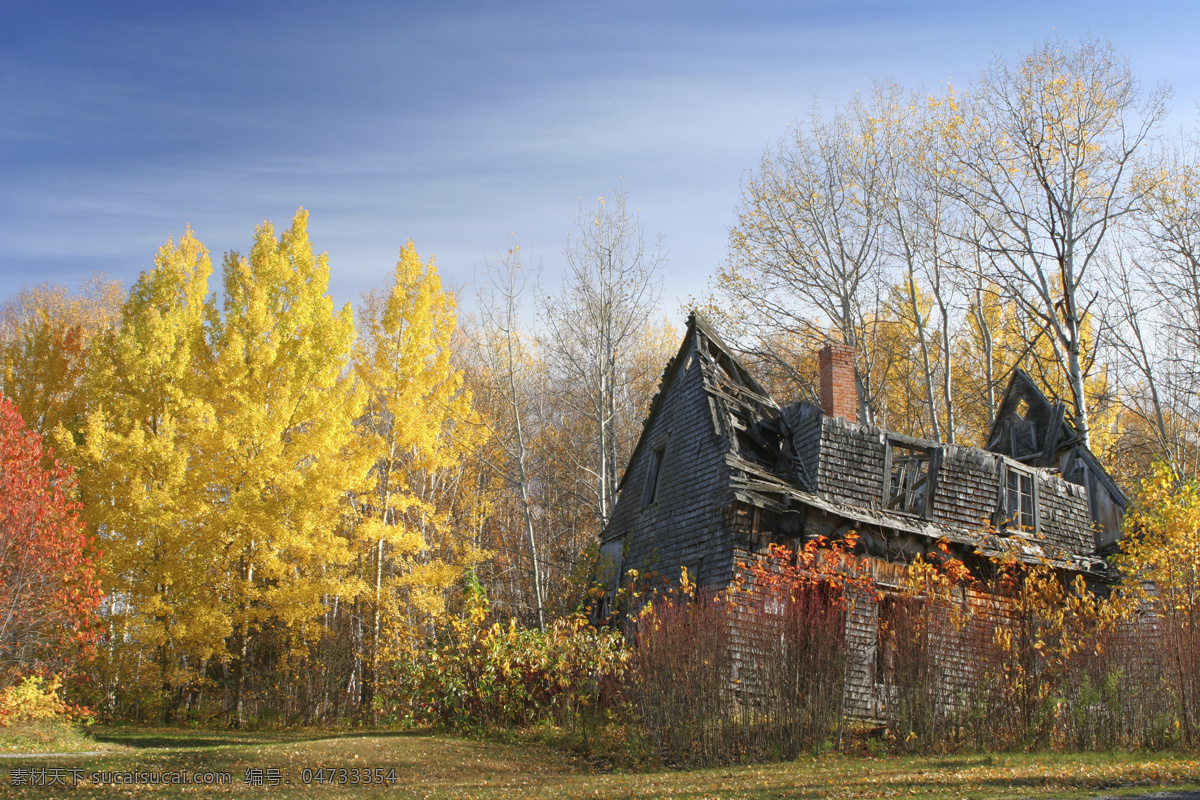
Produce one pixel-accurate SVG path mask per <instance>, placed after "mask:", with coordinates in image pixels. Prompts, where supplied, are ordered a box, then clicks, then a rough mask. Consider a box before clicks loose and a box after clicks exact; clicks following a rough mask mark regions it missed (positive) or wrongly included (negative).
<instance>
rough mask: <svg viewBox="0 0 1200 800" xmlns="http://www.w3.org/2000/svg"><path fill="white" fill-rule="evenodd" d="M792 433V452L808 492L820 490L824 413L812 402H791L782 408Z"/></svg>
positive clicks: (805, 489) (804, 487) (803, 487)
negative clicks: (798, 463) (822, 421)
mask: <svg viewBox="0 0 1200 800" xmlns="http://www.w3.org/2000/svg"><path fill="white" fill-rule="evenodd" d="M780 411H781V413H782V415H783V418H784V421H785V422H787V426H788V428H789V429H790V431H791V434H792V453H793V456H794V457H795V458H796V459H797V460H798V461H799V462H800V466H801V472H802V475H803V478H804V479H805V481H806V482H807V484H808V485H805V486H801V487H800V488H802V489H804V491H806V492H817V491H820V476H819V475H820V465H821V429H822V427H823V425H822V423H821V420H822V419H823V418H824V414H823V413H822V412H821V409H820V407H818V406H815V405H813V404H812V403H791V404H789V405H786V406H784V407H783V408H782V409H781V410H780Z"/></svg>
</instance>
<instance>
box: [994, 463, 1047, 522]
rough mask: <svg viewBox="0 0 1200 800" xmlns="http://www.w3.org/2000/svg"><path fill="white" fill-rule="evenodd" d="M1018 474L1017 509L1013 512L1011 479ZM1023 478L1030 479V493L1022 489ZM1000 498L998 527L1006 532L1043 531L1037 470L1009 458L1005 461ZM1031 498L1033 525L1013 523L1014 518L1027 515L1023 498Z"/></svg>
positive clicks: (997, 515)
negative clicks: (1010, 509) (1010, 493)
mask: <svg viewBox="0 0 1200 800" xmlns="http://www.w3.org/2000/svg"><path fill="white" fill-rule="evenodd" d="M1014 475H1015V476H1016V481H1017V484H1016V506H1017V508H1016V511H1015V512H1011V513H1010V511H1009V508H1010V507H1011V506H1012V498H1011V497H1010V495H1009V491H1010V489H1009V481H1010V479H1011V477H1012V476H1014ZM1022 480H1028V481H1029V493H1028V495H1026V493H1025V492H1024V491H1022V487H1021V482H1022ZM999 484H1000V485H999V487H998V488H999V493H998V494H999V498H998V507H997V509H996V522H997V524H996V527H997V528H998V529H1000V530H1001V531H1004V532H1005V533H1010V534H1022V533H1025V534H1037V533H1041V530H1042V523H1041V516H1042V515H1041V497H1040V492H1039V491H1038V473H1037V470H1035V469H1032V468H1030V467H1027V466H1025V465H1024V464H1020V463H1015V462H1013V461H1010V460H1008V459H1005V460H1004V462H1003V467H1002V468H1001V470H1000V481H999ZM1025 497H1028V498H1029V517H1030V520H1031V521H1032V523H1033V524H1032V525H1025V524H1022V523H1017V524H1013V520H1014V519H1019V518H1021V517H1024V516H1025V512H1024V510H1023V509H1022V500H1023V499H1024V498H1025Z"/></svg>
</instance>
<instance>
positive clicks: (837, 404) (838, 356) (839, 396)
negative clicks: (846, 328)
mask: <svg viewBox="0 0 1200 800" xmlns="http://www.w3.org/2000/svg"><path fill="white" fill-rule="evenodd" d="M818 359H819V363H820V366H821V409H822V410H823V411H824V412H825V413H826V414H828V415H829V416H831V417H845V418H846V419H847V420H849V421H850V422H858V389H857V388H856V384H855V380H854V348H853V347H851V346H850V345H848V344H841V343H839V342H828V343H827V344H826V345H825V346H824V347H822V348H821V352H820V355H819V356H818Z"/></svg>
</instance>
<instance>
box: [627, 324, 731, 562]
mask: <svg viewBox="0 0 1200 800" xmlns="http://www.w3.org/2000/svg"><path fill="white" fill-rule="evenodd" d="M696 341H697V337H695V336H693V337H692V340H691V344H690V346H689V347H688V348H687V349H686V350H684V351H682V352H681V353H680V354H679V355H678V356H677V357H676V359H675V362H674V363H673V365H672V373H671V375H670V376H669V378H668V380H667V381H666V388H665V395H664V396H663V397H662V402H661V404H660V405H659V407H658V411H657V413H656V414H654V415H653V416H652V417H651V419H649V420H648V421H647V425H648V426H649V427H648V429H647V430H646V431H645V433H644V434H643V435H644V437H645V439H644V440H643V446H642V448H641V450H640V451H639V452H638V453H637V455H636V458H635V460H634V461H633V463H631V464H630V465H629V467H628V469H629V474H628V475H627V476H626V478H625V481H624V484H623V485H622V488H621V491H620V494H619V495H618V497H617V503H616V506H615V508H614V509H613V514H612V517H611V519H610V521H609V524H608V526H607V528H606V529H605V533H604V539H605V541H606V542H607V541H612V540H615V539H616V538H618V537H621V536H624V537H625V546H624V551H623V559H622V562H623V566H622V572H627V571H628V570H630V569H636V570H638V572H639V574H641V575H645V574H647V573H649V572H658V573H659V574H661V575H663V576H665V577H668V578H669V579H671V580H672V581H677V580H678V579H679V571H680V568H681V567H685V566H686V567H699V571H700V583H701V584H703V585H713V584H717V585H724V584H726V583H728V582H729V580H730V579H731V578H732V575H733V572H732V571H733V558H732V554H731V544H730V534H729V531H728V526H727V525H726V522H725V518H724V510H725V508H726V506H728V505H729V502H730V499H731V495H730V491H729V468H728V467H727V466H726V465H725V452H726V450H727V445H726V444H725V443H724V439H723V437H722V436H721V435H719V434H718V432H717V430H716V428H715V427H714V414H713V411H712V408H711V407H710V400H709V396H708V394H707V392H706V391H705V388H704V380H703V374H702V370H703V369H711V368H712V363H711V361H710V360H709V359H707V357H706V356H704V355H703V354H702V353H701V352H699V351H698V349H697V344H696ZM663 445H665V450H664V453H663V460H662V464H661V467H660V470H661V474H660V477H659V484H658V491H657V494H656V497H655V501H654V502H653V503H651V504H650V505H648V506H647V505H644V504H643V498H644V492H645V486H646V477H647V472H648V469H649V466H650V461H651V459H652V457H653V453H654V451H655V449H657V448H658V447H662V446H663Z"/></svg>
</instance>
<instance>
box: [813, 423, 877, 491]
mask: <svg viewBox="0 0 1200 800" xmlns="http://www.w3.org/2000/svg"><path fill="white" fill-rule="evenodd" d="M884 441H885V440H884V437H883V434H882V433H881V432H880V431H879V430H878V429H876V428H872V427H869V426H867V425H858V424H855V423H853V422H847V421H846V420H844V419H840V418H838V417H829V416H825V417H822V420H821V443H820V444H821V453H820V466H819V467H818V469H817V491H818V492H819V493H820V494H824V495H826V496H828V497H830V498H831V499H833V500H837V501H839V502H843V503H849V504H851V505H858V506H865V507H866V508H879V506H880V503H881V499H882V496H883V456H884Z"/></svg>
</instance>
